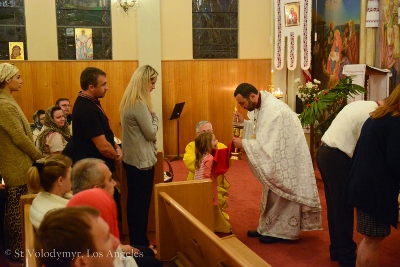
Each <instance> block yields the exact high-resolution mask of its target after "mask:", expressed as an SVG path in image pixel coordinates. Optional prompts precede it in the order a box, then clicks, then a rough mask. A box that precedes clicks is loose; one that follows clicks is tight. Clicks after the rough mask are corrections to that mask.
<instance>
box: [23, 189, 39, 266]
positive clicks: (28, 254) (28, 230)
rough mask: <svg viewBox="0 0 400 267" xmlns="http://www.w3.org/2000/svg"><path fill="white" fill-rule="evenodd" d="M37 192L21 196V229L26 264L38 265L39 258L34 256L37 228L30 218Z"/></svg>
mask: <svg viewBox="0 0 400 267" xmlns="http://www.w3.org/2000/svg"><path fill="white" fill-rule="evenodd" d="M35 197H36V194H28V195H23V196H21V199H20V202H19V203H20V214H21V231H22V251H23V252H24V266H25V267H36V266H37V264H38V263H37V259H36V257H35V256H34V248H35V229H34V228H33V225H32V223H31V220H30V219H29V210H30V208H31V205H32V201H33V200H34V199H35Z"/></svg>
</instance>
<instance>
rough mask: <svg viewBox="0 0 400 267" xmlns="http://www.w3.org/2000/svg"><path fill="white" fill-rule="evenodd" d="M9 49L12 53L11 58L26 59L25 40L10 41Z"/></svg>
mask: <svg viewBox="0 0 400 267" xmlns="http://www.w3.org/2000/svg"><path fill="white" fill-rule="evenodd" d="M8 51H9V53H10V60H24V43H23V42H8Z"/></svg>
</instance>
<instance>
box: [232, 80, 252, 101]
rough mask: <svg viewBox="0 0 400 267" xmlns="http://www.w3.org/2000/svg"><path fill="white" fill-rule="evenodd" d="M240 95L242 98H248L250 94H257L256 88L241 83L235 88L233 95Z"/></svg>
mask: <svg viewBox="0 0 400 267" xmlns="http://www.w3.org/2000/svg"><path fill="white" fill-rule="evenodd" d="M239 94H240V95H241V96H242V97H243V98H249V97H250V95H251V94H256V95H258V90H257V89H256V88H255V87H254V86H253V85H251V84H249V83H241V84H239V86H238V87H237V88H236V90H235V92H234V93H233V96H234V97H236V96H237V95H239Z"/></svg>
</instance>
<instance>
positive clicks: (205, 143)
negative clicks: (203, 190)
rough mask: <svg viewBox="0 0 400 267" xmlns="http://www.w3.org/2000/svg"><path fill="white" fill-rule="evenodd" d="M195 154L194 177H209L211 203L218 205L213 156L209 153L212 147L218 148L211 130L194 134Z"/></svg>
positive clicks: (199, 178) (197, 178)
mask: <svg viewBox="0 0 400 267" xmlns="http://www.w3.org/2000/svg"><path fill="white" fill-rule="evenodd" d="M194 143H195V147H196V149H195V154H196V161H195V163H194V166H195V172H194V179H195V180H201V179H206V178H208V179H211V180H212V183H213V204H214V205H218V194H217V182H216V179H215V178H216V177H215V174H214V170H213V166H214V157H213V156H212V155H211V152H212V150H213V149H218V146H217V145H218V140H217V139H216V138H215V135H214V134H213V133H211V132H205V133H201V134H199V135H198V136H196V139H195V140H194Z"/></svg>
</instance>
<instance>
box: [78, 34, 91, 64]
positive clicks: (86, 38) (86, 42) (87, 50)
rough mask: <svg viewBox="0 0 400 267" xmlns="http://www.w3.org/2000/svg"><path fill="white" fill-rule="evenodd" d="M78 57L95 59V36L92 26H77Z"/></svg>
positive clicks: (80, 58)
mask: <svg viewBox="0 0 400 267" xmlns="http://www.w3.org/2000/svg"><path fill="white" fill-rule="evenodd" d="M75 48H76V59H78V60H82V59H83V60H92V59H93V37H92V29H90V28H75Z"/></svg>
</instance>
